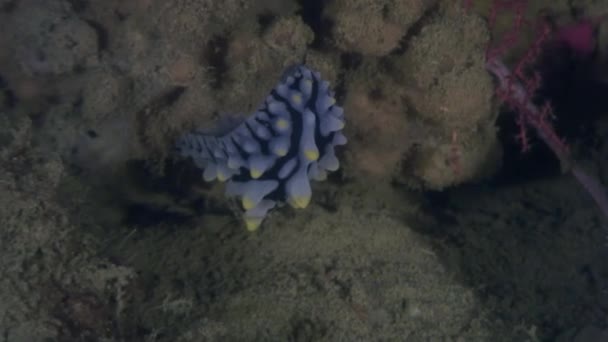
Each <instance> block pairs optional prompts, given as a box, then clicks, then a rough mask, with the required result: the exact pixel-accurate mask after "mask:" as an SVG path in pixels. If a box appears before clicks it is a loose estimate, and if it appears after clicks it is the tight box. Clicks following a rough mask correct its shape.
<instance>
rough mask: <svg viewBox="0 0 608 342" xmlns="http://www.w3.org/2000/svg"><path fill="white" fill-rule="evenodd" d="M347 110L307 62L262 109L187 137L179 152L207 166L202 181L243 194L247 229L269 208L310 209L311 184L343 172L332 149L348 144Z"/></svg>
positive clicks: (181, 141)
mask: <svg viewBox="0 0 608 342" xmlns="http://www.w3.org/2000/svg"><path fill="white" fill-rule="evenodd" d="M343 128H344V113H343V110H342V108H341V107H339V106H338V105H336V100H335V98H334V95H333V92H332V91H331V90H330V88H329V83H328V82H327V81H324V80H322V79H321V77H320V74H319V73H318V72H315V71H312V70H311V69H309V68H308V67H306V66H304V65H299V66H296V67H292V68H290V69H288V70H287V71H286V72H285V74H284V75H283V77H282V79H281V81H280V82H279V83H278V84H277V86H276V87H275V88H274V89H272V91H271V92H270V95H269V96H268V97H267V98H266V100H265V101H264V103H263V104H262V105H261V107H260V108H259V109H258V110H257V111H256V112H255V113H253V114H252V115H250V116H249V117H248V118H246V119H245V120H244V121H243V122H242V123H240V124H239V125H237V126H236V127H235V128H234V129H233V130H231V131H229V132H227V133H226V134H223V135H221V136H215V135H209V134H205V133H203V132H201V131H195V132H192V133H187V134H185V135H184V136H182V137H181V138H180V139H179V140H178V142H177V150H178V152H179V153H180V154H181V155H182V156H184V157H191V158H192V159H193V161H194V162H195V164H196V165H197V166H198V167H200V168H202V169H204V172H203V178H204V179H205V181H213V180H215V179H217V180H219V181H221V182H224V181H226V182H227V184H226V194H227V195H228V196H238V197H240V199H241V203H242V206H243V209H244V210H245V213H244V215H243V216H244V220H245V223H246V226H247V229H249V230H255V229H257V228H258V227H259V226H260V224H261V223H262V221H263V220H264V218H265V217H266V214H267V213H268V211H269V210H271V209H272V208H274V207H275V206H276V205H277V204H281V203H285V202H286V203H289V204H290V205H291V206H292V207H294V208H306V207H307V206H308V204H309V202H310V198H311V195H312V190H311V187H310V180H311V179H312V180H324V179H325V178H326V176H327V171H335V170H337V169H338V168H339V162H338V159H337V157H336V154H335V151H334V147H335V146H338V145H344V144H346V137H345V136H344V135H343V134H342V129H343Z"/></svg>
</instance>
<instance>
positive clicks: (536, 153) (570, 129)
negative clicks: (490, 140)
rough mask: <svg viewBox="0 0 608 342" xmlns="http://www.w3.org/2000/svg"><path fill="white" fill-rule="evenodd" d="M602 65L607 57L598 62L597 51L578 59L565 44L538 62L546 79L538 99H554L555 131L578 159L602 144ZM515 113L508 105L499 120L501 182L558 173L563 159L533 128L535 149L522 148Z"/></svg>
mask: <svg viewBox="0 0 608 342" xmlns="http://www.w3.org/2000/svg"><path fill="white" fill-rule="evenodd" d="M600 65H606V61H599V60H598V58H597V56H595V55H593V56H589V57H587V58H580V57H578V56H577V55H576V54H574V53H573V52H572V51H570V50H568V49H566V48H560V47H550V48H548V49H547V50H546V51H545V53H544V54H543V56H541V58H540V59H539V61H538V64H537V66H535V69H536V70H537V71H539V73H540V75H541V79H542V87H541V88H540V89H539V91H538V92H537V94H536V98H535V99H534V100H535V103H537V104H538V105H542V104H543V103H545V101H549V102H550V104H551V106H552V107H553V112H554V118H553V124H554V126H555V129H556V132H557V134H558V135H559V136H560V137H562V138H563V139H564V140H565V142H566V144H568V145H569V146H570V148H571V151H572V152H573V154H574V157H575V159H579V160H584V159H590V158H592V152H593V151H595V150H596V149H597V148H598V146H599V145H600V144H601V137H600V134H601V132H598V131H597V122H598V120H599V119H600V118H601V115H602V114H603V113H605V112H606V110H608V96H606V94H608V77H606V78H605V79H601V78H600V77H599V76H598V75H601V73H599V72H598V68H599V66H600ZM516 117H517V114H516V113H514V112H513V111H511V110H508V109H506V108H505V109H503V110H502V112H501V113H500V115H499V118H498V120H497V126H498V128H499V135H498V136H499V139H500V141H501V143H502V145H503V150H504V156H503V166H502V169H501V170H500V172H499V174H498V175H497V177H495V181H496V182H497V183H498V184H499V185H500V184H511V183H517V182H522V181H526V180H530V179H539V178H546V177H554V176H557V175H559V174H560V173H561V169H560V164H559V161H558V160H557V158H556V157H555V155H554V154H553V153H552V152H551V150H550V149H549V148H548V147H547V146H546V145H545V143H544V142H543V141H542V140H540V139H539V138H538V137H537V135H536V132H534V130H532V129H529V130H528V137H529V138H530V141H531V149H530V150H529V151H527V152H525V153H524V152H522V149H521V144H520V143H519V142H518V141H516V139H515V136H516V135H517V134H518V133H519V127H518V126H517V125H516V123H515V120H516Z"/></svg>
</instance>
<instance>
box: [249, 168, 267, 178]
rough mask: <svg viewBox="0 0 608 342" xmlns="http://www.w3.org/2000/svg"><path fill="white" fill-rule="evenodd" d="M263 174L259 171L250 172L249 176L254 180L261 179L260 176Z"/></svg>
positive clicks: (252, 170)
mask: <svg viewBox="0 0 608 342" xmlns="http://www.w3.org/2000/svg"><path fill="white" fill-rule="evenodd" d="M263 173H264V172H262V170H258V169H251V170H249V175H251V178H253V179H258V178H260V176H262V174H263Z"/></svg>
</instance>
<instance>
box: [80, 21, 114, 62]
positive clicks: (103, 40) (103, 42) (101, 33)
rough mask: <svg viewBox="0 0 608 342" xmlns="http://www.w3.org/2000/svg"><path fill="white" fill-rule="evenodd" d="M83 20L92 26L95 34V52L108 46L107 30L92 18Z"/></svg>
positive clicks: (99, 51)
mask: <svg viewBox="0 0 608 342" xmlns="http://www.w3.org/2000/svg"><path fill="white" fill-rule="evenodd" d="M85 22H86V23H87V24H88V25H89V26H91V27H92V28H93V30H94V31H95V34H96V35H97V53H98V54H99V53H101V52H102V51H104V50H107V48H108V42H109V38H108V31H107V30H106V29H105V28H104V27H103V26H102V25H101V24H100V23H98V22H96V21H94V20H89V19H87V20H85Z"/></svg>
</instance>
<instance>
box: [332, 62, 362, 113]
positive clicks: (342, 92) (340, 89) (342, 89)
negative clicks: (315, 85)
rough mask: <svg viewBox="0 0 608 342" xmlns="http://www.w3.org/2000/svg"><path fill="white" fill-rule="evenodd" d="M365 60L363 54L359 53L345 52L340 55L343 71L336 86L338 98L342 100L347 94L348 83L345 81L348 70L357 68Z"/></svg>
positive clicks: (339, 100)
mask: <svg viewBox="0 0 608 342" xmlns="http://www.w3.org/2000/svg"><path fill="white" fill-rule="evenodd" d="M362 62H363V56H362V55H361V54H359V53H354V52H353V53H343V54H341V55H340V70H342V72H341V73H340V75H339V78H338V80H337V82H336V85H335V87H334V91H335V94H336V100H337V101H338V102H340V103H341V102H342V101H343V100H344V97H345V96H346V83H345V82H344V74H345V73H346V72H348V71H353V70H356V69H357V68H358V67H359V66H360V65H361V63H362Z"/></svg>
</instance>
